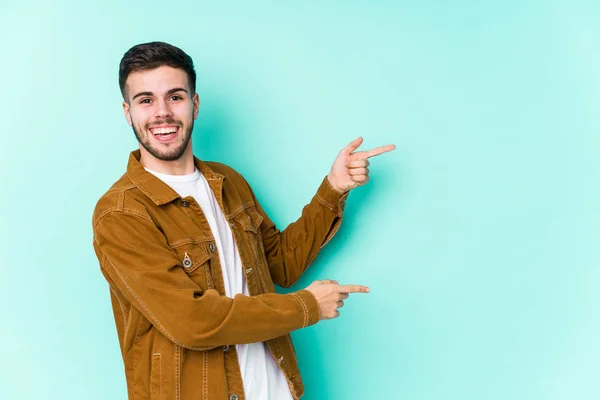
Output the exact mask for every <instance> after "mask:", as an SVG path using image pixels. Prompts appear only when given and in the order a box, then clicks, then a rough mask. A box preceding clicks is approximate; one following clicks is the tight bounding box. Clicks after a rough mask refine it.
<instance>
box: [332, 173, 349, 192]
mask: <svg viewBox="0 0 600 400" xmlns="http://www.w3.org/2000/svg"><path fill="white" fill-rule="evenodd" d="M327 183H329V186H331V188H332V189H333V190H335V191H336V192H338V193H339V194H344V193H346V192H347V190H343V189H341V188H339V187H338V186H337V185H336V184H335V182H334V181H333V179H331V175H327Z"/></svg>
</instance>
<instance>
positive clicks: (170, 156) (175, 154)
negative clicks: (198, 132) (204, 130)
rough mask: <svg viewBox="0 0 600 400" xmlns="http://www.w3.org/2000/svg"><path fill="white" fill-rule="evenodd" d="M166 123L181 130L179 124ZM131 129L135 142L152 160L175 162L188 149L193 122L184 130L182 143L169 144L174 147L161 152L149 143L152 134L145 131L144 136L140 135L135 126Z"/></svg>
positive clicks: (147, 130)
mask: <svg viewBox="0 0 600 400" xmlns="http://www.w3.org/2000/svg"><path fill="white" fill-rule="evenodd" d="M166 123H168V124H173V125H177V126H179V127H180V128H182V127H181V125H180V124H174V123H173V122H172V121H166ZM132 128H133V133H134V134H135V137H136V139H137V141H138V142H139V143H140V144H141V145H142V146H143V147H144V149H146V151H147V152H148V153H150V154H151V155H152V156H153V157H154V158H157V159H159V160H161V161H175V160H178V159H179V158H181V156H182V155H183V153H184V152H185V150H186V149H187V147H188V144H189V142H190V139H191V138H192V131H193V129H194V121H192V122H191V124H190V125H189V127H187V128H186V131H185V132H183V141H182V142H179V145H178V146H177V145H176V143H175V142H173V143H170V144H171V145H176V146H175V147H171V148H168V149H166V150H161V149H158V148H156V147H154V146H153V144H152V143H151V141H150V135H152V132H150V130H149V129H146V130H145V132H146V134H145V135H142V134H141V133H140V129H138V128H136V125H135V124H134V125H133V126H132ZM180 137H181V136H180ZM179 139H180V138H178V140H179Z"/></svg>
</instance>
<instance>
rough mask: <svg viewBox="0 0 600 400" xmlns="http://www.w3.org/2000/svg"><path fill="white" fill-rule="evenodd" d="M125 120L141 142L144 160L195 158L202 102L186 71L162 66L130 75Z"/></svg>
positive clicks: (127, 83) (124, 104)
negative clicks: (195, 131)
mask: <svg viewBox="0 0 600 400" xmlns="http://www.w3.org/2000/svg"><path fill="white" fill-rule="evenodd" d="M125 99H126V101H124V102H123V110H124V111H125V118H127V122H128V123H129V125H130V126H131V127H132V128H133V131H134V133H135V136H136V138H137V140H138V141H139V142H140V151H141V153H142V158H145V159H147V160H148V158H150V159H154V161H155V162H156V161H159V160H160V161H175V160H178V159H180V158H181V157H182V156H183V155H184V154H190V155H191V154H192V152H191V146H190V145H189V142H190V138H191V136H192V129H193V128H194V120H195V119H196V118H197V117H198V109H199V103H200V101H199V98H198V94H197V93H192V89H191V87H190V82H189V79H188V76H187V74H186V72H185V71H183V70H182V69H178V68H172V67H168V66H161V67H158V68H155V69H151V70H147V71H136V72H132V73H131V74H129V76H128V77H127V81H126V93H125Z"/></svg>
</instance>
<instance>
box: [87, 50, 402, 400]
mask: <svg viewBox="0 0 600 400" xmlns="http://www.w3.org/2000/svg"><path fill="white" fill-rule="evenodd" d="M119 84H120V87H121V92H122V94H123V99H124V102H123V109H124V112H125V117H126V119H127V122H128V123H129V125H130V126H131V127H132V128H133V131H134V133H135V135H136V137H137V139H138V141H139V143H140V148H139V150H135V151H133V152H131V154H130V156H129V162H128V165H127V172H126V173H125V174H124V175H123V176H122V177H121V178H120V179H119V180H118V181H117V182H116V183H115V184H114V185H113V186H112V187H111V188H110V189H109V190H108V192H107V193H106V194H104V195H103V196H102V197H101V198H100V200H99V201H98V204H97V205H96V208H95V210H94V215H93V230H94V250H95V252H96V255H97V257H98V260H99V263H100V267H101V271H102V273H103V275H104V277H105V278H106V280H107V281H108V284H109V288H110V291H111V300H112V306H113V310H114V315H115V322H116V326H117V331H118V336H119V342H120V346H121V351H122V356H123V361H124V363H125V373H126V378H127V389H128V393H129V398H130V399H134V400H137V399H140V400H141V399H151V400H159V399H161V400H162V399H169V400H171V399H173V400H188V399H197V400H199V399H211V400H226V399H229V400H242V399H246V400H265V399H274V400H286V399H292V398H293V399H298V398H299V397H300V396H302V394H303V392H304V389H303V386H302V381H301V379H300V373H299V371H298V364H297V360H296V355H295V352H294V348H293V346H292V342H291V339H290V336H289V333H290V332H291V331H293V330H295V329H299V328H303V327H306V326H309V325H312V324H316V323H317V322H318V321H319V320H323V319H331V318H335V317H337V316H339V311H338V310H337V309H338V308H339V307H342V305H343V300H344V299H346V298H347V297H348V294H349V293H355V292H368V288H366V287H364V286H359V285H338V284H337V282H335V281H330V280H324V281H316V282H313V283H312V284H311V285H310V286H308V287H307V288H306V289H304V290H299V291H297V292H294V293H290V294H277V293H275V287H274V284H277V285H279V286H282V287H289V286H290V285H292V284H293V283H294V282H296V280H297V279H298V278H299V277H300V275H301V274H302V272H303V271H304V270H305V269H306V268H307V266H308V265H309V264H310V263H311V262H312V261H313V260H314V258H315V257H316V255H317V253H318V252H319V250H320V249H321V248H322V247H323V246H324V245H325V244H326V243H327V242H328V241H329V240H330V239H331V237H332V236H333V235H334V234H335V233H336V231H337V230H338V228H339V226H340V222H341V218H342V211H343V208H344V205H345V202H346V197H347V192H348V191H349V190H351V189H353V188H355V187H357V186H360V185H362V184H364V183H366V182H367V180H368V172H369V171H368V165H369V162H368V161H367V158H369V157H371V156H375V155H378V154H381V153H383V152H386V151H390V150H393V149H394V146H384V147H380V148H377V149H374V150H370V151H366V152H354V151H355V150H356V149H357V148H358V146H359V145H360V143H361V142H362V139H360V138H359V139H357V140H355V141H353V142H352V143H350V145H348V146H347V147H346V148H345V149H343V150H342V151H341V152H340V153H339V155H338V156H337V158H336V160H335V162H334V163H333V166H332V167H331V171H330V172H329V174H328V175H327V177H326V178H325V179H324V180H323V182H322V183H321V185H320V187H319V189H318V191H317V193H316V195H315V196H314V198H313V199H312V201H311V202H310V203H309V204H308V205H307V206H306V207H305V208H304V209H303V212H302V216H301V217H300V218H299V219H298V220H297V221H296V222H294V223H292V224H290V225H289V226H288V227H287V228H286V229H285V230H284V231H283V232H280V231H279V230H278V229H277V228H276V227H275V225H274V224H273V222H271V220H270V219H269V217H268V216H267V215H266V214H265V212H264V211H263V209H262V208H261V206H260V204H259V202H258V200H257V199H256V197H255V196H254V193H253V192H252V189H251V188H250V187H249V186H248V184H247V182H246V181H245V180H244V178H243V177H242V176H241V175H240V174H239V173H237V172H236V171H234V170H233V169H231V168H230V167H228V166H226V165H223V164H219V163H214V162H203V161H200V160H199V159H197V158H196V157H194V155H193V153H192V144H191V141H190V138H191V135H192V129H193V126H194V120H195V119H196V118H197V116H198V107H199V98H198V94H197V93H196V74H195V71H194V66H193V62H192V59H191V58H190V57H189V56H188V55H187V54H186V53H184V52H183V51H182V50H181V49H179V48H177V47H174V46H171V45H169V44H166V43H162V42H152V43H146V44H141V45H137V46H134V47H133V48H131V49H130V50H129V51H127V53H126V54H125V55H124V56H123V59H122V60H121V65H120V71H119ZM353 152H354V153H353Z"/></svg>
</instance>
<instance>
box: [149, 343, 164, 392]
mask: <svg viewBox="0 0 600 400" xmlns="http://www.w3.org/2000/svg"><path fill="white" fill-rule="evenodd" d="M150 400H162V360H161V354H160V353H154V354H152V366H151V370H150Z"/></svg>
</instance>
